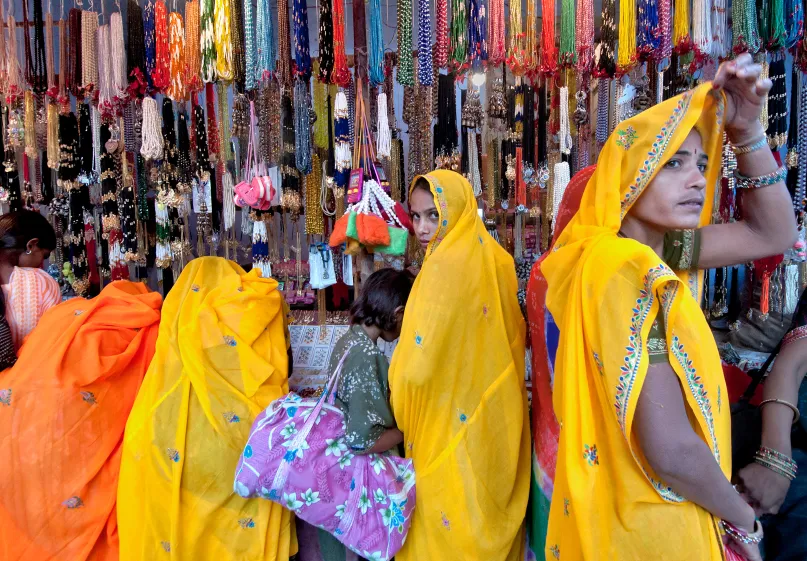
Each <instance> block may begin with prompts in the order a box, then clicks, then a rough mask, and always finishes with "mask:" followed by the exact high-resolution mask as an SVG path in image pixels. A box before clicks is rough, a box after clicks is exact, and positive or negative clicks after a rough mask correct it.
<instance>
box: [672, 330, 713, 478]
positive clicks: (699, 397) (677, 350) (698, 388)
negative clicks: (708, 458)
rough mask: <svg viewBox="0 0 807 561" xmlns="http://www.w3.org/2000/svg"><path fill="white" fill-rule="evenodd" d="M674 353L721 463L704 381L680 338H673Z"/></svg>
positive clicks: (710, 405)
mask: <svg viewBox="0 0 807 561" xmlns="http://www.w3.org/2000/svg"><path fill="white" fill-rule="evenodd" d="M672 353H673V356H675V359H676V360H677V361H678V364H680V365H681V368H683V369H684V376H685V378H686V382H687V388H688V389H689V392H690V393H691V394H692V397H693V398H694V399H695V403H697V404H698V408H699V409H700V412H701V416H702V417H703V420H704V422H705V423H706V427H707V429H708V430H709V438H710V439H711V440H712V450H713V454H714V456H715V460H717V463H720V447H719V446H718V443H717V437H716V436H715V423H714V417H713V415H712V403H711V401H709V395H708V393H707V391H706V388H705V387H704V385H703V380H702V379H701V377H700V376H699V375H698V372H697V370H696V369H695V366H694V365H693V364H692V360H691V359H690V358H689V354H688V353H687V352H686V350H685V349H684V345H683V343H681V341H680V339H678V336H673V339H672Z"/></svg>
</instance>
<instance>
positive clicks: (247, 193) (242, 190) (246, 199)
mask: <svg viewBox="0 0 807 561" xmlns="http://www.w3.org/2000/svg"><path fill="white" fill-rule="evenodd" d="M233 191H235V195H236V203H235V204H237V205H238V206H255V205H256V204H258V200H259V198H258V191H257V190H256V189H255V188H254V186H253V185H252V184H251V183H250V182H249V181H240V182H238V184H237V185H236V186H235V187H233ZM239 200H240V201H241V202H243V203H245V204H238V201H239Z"/></svg>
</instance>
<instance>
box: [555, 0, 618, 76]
mask: <svg viewBox="0 0 807 561" xmlns="http://www.w3.org/2000/svg"><path fill="white" fill-rule="evenodd" d="M613 1H615V0H613ZM541 10H542V11H541V13H542V15H543V16H542V18H541V29H542V31H543V33H542V43H541V45H542V48H541V51H542V53H543V54H542V56H543V61H542V65H541V70H542V72H543V73H544V74H548V75H554V74H555V72H556V71H557V69H558V50H557V47H555V0H541Z"/></svg>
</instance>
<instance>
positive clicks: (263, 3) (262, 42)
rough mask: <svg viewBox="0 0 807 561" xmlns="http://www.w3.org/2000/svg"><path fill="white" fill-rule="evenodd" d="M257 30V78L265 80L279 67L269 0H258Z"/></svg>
mask: <svg viewBox="0 0 807 561" xmlns="http://www.w3.org/2000/svg"><path fill="white" fill-rule="evenodd" d="M256 31H257V37H258V38H257V47H258V67H257V69H256V74H255V80H265V79H267V78H268V77H269V75H270V74H274V72H275V68H276V67H277V47H276V46H275V26H274V25H272V10H271V7H270V5H269V0H258V13H257V24H256Z"/></svg>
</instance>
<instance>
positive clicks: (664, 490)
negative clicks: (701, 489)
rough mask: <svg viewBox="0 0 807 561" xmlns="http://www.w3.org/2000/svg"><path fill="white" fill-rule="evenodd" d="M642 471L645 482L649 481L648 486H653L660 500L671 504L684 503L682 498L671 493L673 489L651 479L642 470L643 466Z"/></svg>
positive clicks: (648, 474) (644, 470)
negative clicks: (645, 478)
mask: <svg viewBox="0 0 807 561" xmlns="http://www.w3.org/2000/svg"><path fill="white" fill-rule="evenodd" d="M642 471H643V472H644V474H645V477H647V480H648V481H650V484H651V485H652V486H653V488H654V489H655V490H656V492H657V493H658V494H659V495H661V498H662V499H664V500H665V501H668V502H671V503H682V502H684V497H682V496H681V495H679V494H678V493H676V492H675V491H673V488H672V487H670V486H669V485H667V484H666V483H664V482H662V481H658V480H656V479H655V478H653V477H652V476H651V475H650V473H648V471H647V470H646V469H645V468H644V466H643V467H642Z"/></svg>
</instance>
